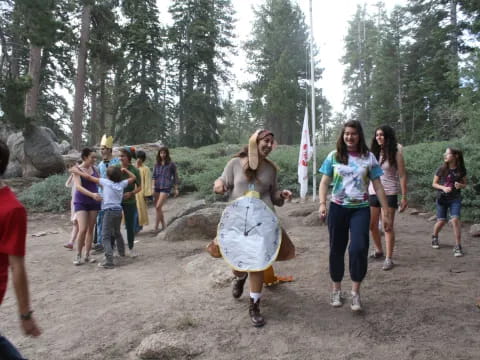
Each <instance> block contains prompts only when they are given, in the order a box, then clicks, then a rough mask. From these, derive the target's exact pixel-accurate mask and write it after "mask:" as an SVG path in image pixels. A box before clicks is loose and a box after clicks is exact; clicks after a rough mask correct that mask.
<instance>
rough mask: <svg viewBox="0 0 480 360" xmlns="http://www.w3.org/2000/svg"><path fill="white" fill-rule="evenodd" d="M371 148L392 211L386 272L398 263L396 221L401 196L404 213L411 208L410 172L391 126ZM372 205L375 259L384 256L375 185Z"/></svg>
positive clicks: (384, 128) (383, 129) (380, 132)
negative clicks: (396, 259)
mask: <svg viewBox="0 0 480 360" xmlns="http://www.w3.org/2000/svg"><path fill="white" fill-rule="evenodd" d="M370 149H371V151H372V153H373V155H375V158H376V159H377V161H378V162H379V163H380V167H381V168H382V170H383V175H382V176H381V177H380V181H381V182H382V185H383V188H384V190H385V194H386V195H387V202H388V212H387V216H388V218H389V219H390V225H391V226H392V231H389V232H387V233H385V247H386V253H385V261H384V262H383V266H382V269H383V270H390V269H392V268H393V266H394V264H393V261H392V257H393V247H394V246H395V232H394V228H393V222H394V221H395V212H396V210H397V208H398V207H399V206H398V194H399V193H401V198H400V212H402V211H404V210H405V209H406V208H407V206H408V202H407V172H406V170H405V160H404V159H403V154H402V145H400V144H398V143H397V139H396V137H395V131H394V130H393V129H392V128H391V127H390V126H388V125H383V126H380V127H378V128H377V129H376V130H375V135H374V136H373V139H372V145H371V146H370ZM368 193H369V199H368V201H369V203H370V231H371V233H372V239H373V243H374V248H373V252H372V255H371V257H372V258H374V259H381V258H382V257H383V249H382V238H381V234H380V230H379V228H378V225H379V222H380V202H379V201H378V198H377V195H376V194H375V189H374V188H373V183H370V186H369V187H368Z"/></svg>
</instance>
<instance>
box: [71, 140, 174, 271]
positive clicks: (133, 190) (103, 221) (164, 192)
mask: <svg viewBox="0 0 480 360" xmlns="http://www.w3.org/2000/svg"><path fill="white" fill-rule="evenodd" d="M112 148H113V138H112V137H107V136H106V135H104V136H103V138H102V141H101V144H100V152H101V155H102V160H101V162H100V164H99V165H98V167H97V166H95V165H96V153H95V151H94V150H92V149H90V148H85V149H83V150H82V152H81V163H80V164H78V165H76V166H73V167H71V168H70V170H69V171H70V173H71V176H70V178H69V179H68V180H67V183H66V186H72V203H71V206H72V209H71V220H72V223H73V230H72V236H71V238H70V241H69V242H68V243H67V244H65V245H64V246H65V247H66V248H68V249H75V251H76V253H75V257H74V260H73V263H74V264H75V265H81V264H83V263H91V262H95V261H96V260H95V259H94V258H93V257H92V256H91V254H92V248H93V252H94V253H95V254H99V253H104V254H105V257H104V260H103V261H102V262H100V264H99V266H100V267H103V268H107V269H110V268H113V267H114V266H115V264H114V249H115V248H116V250H117V252H118V255H119V256H121V257H123V256H125V255H126V251H125V244H124V239H123V236H122V233H121V231H120V229H121V223H122V219H123V221H124V223H125V229H126V234H127V246H128V248H127V251H128V255H129V256H131V257H136V256H137V252H136V251H135V249H134V246H135V234H136V233H138V232H139V231H141V230H142V229H143V226H146V225H148V223H149V218H148V211H147V202H148V199H150V198H151V197H152V194H154V199H155V200H154V204H155V209H156V219H155V228H154V230H153V232H154V233H157V232H158V231H159V225H160V224H161V225H162V228H161V230H163V229H164V228H165V226H166V224H165V218H164V215H163V206H164V204H165V201H166V199H167V197H168V196H169V194H170V193H171V192H172V189H173V190H174V191H173V193H174V195H175V196H177V195H178V175H177V169H176V166H175V163H173V162H172V161H171V159H170V154H169V150H168V148H167V147H164V146H162V147H161V148H160V149H159V150H158V153H157V159H156V160H157V161H156V164H155V166H154V170H153V176H152V173H151V171H150V169H149V168H148V167H147V166H146V165H145V161H146V154H145V152H144V151H135V148H133V147H127V146H126V147H122V148H120V149H119V157H118V158H116V157H113V154H112V152H113V149H112ZM133 159H136V163H135V166H134V165H133V164H132V160H133ZM152 184H153V185H152ZM94 238H96V243H95V246H94V247H93V243H94Z"/></svg>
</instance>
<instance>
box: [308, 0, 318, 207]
mask: <svg viewBox="0 0 480 360" xmlns="http://www.w3.org/2000/svg"><path fill="white" fill-rule="evenodd" d="M309 3H310V83H311V85H310V88H311V93H312V94H311V95H312V99H311V103H312V150H313V171H312V173H313V181H312V183H313V195H312V201H314V202H315V201H316V197H317V176H316V175H317V149H316V147H317V141H316V136H315V132H316V129H315V68H314V64H313V15H312V13H313V11H312V0H310V1H309Z"/></svg>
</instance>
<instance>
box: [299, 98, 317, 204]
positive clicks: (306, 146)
mask: <svg viewBox="0 0 480 360" xmlns="http://www.w3.org/2000/svg"><path fill="white" fill-rule="evenodd" d="M312 154H313V150H312V146H311V145H310V131H309V130H308V111H307V108H305V117H304V119H303V128H302V142H301V143H300V153H299V155H298V183H299V184H300V197H301V198H305V195H307V190H308V160H310V158H311V157H312Z"/></svg>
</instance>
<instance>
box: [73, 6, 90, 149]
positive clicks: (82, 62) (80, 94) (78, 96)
mask: <svg viewBox="0 0 480 360" xmlns="http://www.w3.org/2000/svg"><path fill="white" fill-rule="evenodd" d="M91 11H92V6H91V5H85V6H84V7H83V11H82V28H81V30H80V47H79V51H78V65H77V78H76V80H75V104H74V107H73V115H72V123H73V128H72V146H73V148H74V149H76V150H80V147H81V145H82V130H83V123H82V122H83V104H84V100H85V78H86V66H87V42H88V38H89V35H90V13H91Z"/></svg>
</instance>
